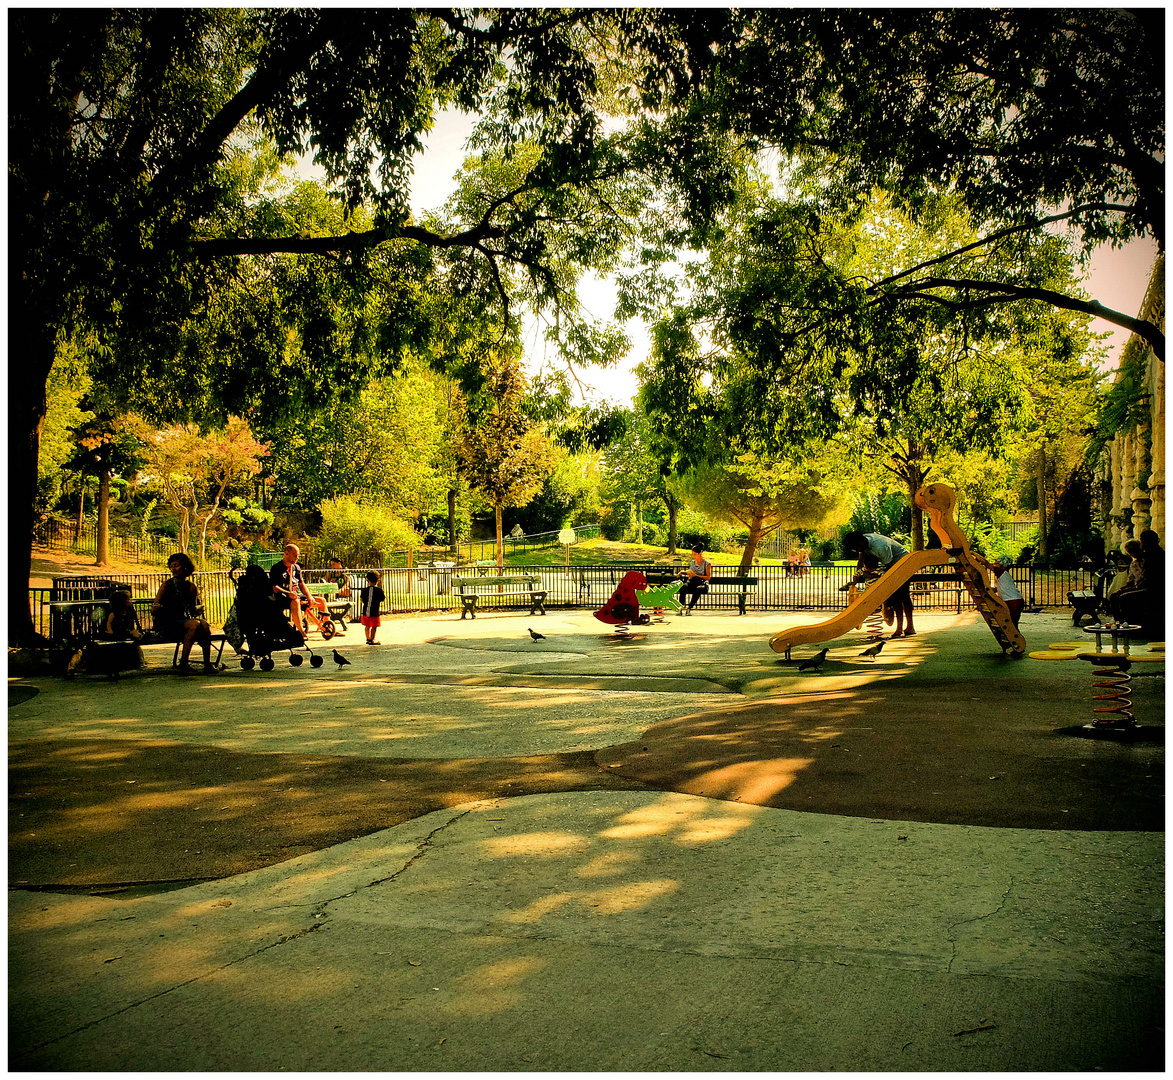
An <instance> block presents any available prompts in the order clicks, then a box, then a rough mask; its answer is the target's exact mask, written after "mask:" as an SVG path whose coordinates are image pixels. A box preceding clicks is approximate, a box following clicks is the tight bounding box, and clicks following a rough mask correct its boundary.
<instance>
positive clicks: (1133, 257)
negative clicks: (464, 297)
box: [301, 110, 1157, 406]
mask: <svg viewBox="0 0 1173 1080" xmlns="http://www.w3.org/2000/svg"><path fill="white" fill-rule="evenodd" d="M473 122H474V118H472V117H469V116H467V115H465V114H462V113H459V112H456V111H454V110H448V111H446V112H444V113H443V114H441V116H440V118H439V120H438V122H437V125H436V127H435V128H434V129H433V131H432V132H431V134H430V136H428V138H427V139H426V140H425V145H426V150H425V152H424V154H423V155H421V156H420V157H418V158H417V159H416V163H415V174H414V178H413V183H412V197H411V206H412V209H413V210H414V211H415V213H416V214H417V216H418V215H420V214H421V213H422V212H423V211H425V210H434V209H437V208H438V207H440V206H442V205H443V204H444V202H445V200H446V199H447V198H448V196H449V195H451V194H452V192H453V191H454V190H455V188H456V183H455V180H454V177H455V175H456V173H457V171H458V170H459V168H460V166H461V165H462V164H463V162H464V156H465V149H464V143H465V140H466V139H467V137H468V135H469V133H470V132H471V130H472V125H473ZM301 171H302V172H303V173H304V174H305V175H311V176H312V175H313V174H314V169H313V167H312V166H309V165H308V163H303V166H302V169H301ZM319 175H320V174H319ZM1156 254H1157V245H1156V242H1155V241H1153V240H1150V239H1142V240H1135V241H1133V242H1131V243H1129V244H1127V245H1125V246H1124V247H1123V248H1115V249H1113V248H1111V247H1108V246H1107V245H1103V246H1101V247H1100V248H1098V249H1097V250H1096V251H1095V252H1093V254H1092V260H1091V265H1090V268H1089V272H1088V274H1087V276H1086V277H1085V279H1084V282H1083V284H1084V288H1085V289H1086V290H1087V293H1088V295H1089V296H1091V297H1092V298H1093V299H1095V300H1099V301H1100V303H1102V304H1104V305H1105V306H1106V307H1109V308H1112V309H1114V310H1116V311H1120V312H1123V313H1124V314H1125V315H1136V314H1138V313H1139V311H1140V305H1141V303H1142V301H1143V300H1144V294H1145V290H1146V289H1147V287H1148V281H1149V274H1150V273H1151V271H1152V267H1153V261H1154V259H1155V258H1156ZM579 296H580V299H581V300H582V303H583V306H584V307H585V308H586V310H587V312H588V313H589V314H590V315H591V316H593V317H594V318H596V319H609V318H610V317H611V314H612V311H613V310H614V304H615V288H614V286H613V285H612V283H611V282H609V281H605V280H600V279H598V278H595V277H591V278H590V279H588V280H587V281H585V283H584V284H583V285H582V286H581V287H580V289H579ZM625 329H626V331H627V335H628V337H629V338H630V339H631V343H632V348H631V351H630V352H629V353H628V355H627V357H626V359H625V360H624V361H622V362H621V364H620V366H619V367H618V368H616V369H613V370H601V369H599V368H591V369H588V370H585V371H579V372H578V377H579V379H580V380H581V381H582V382H583V383H584V385H587V386H589V387H590V388H591V389H592V390H593V391H594V393H595V394H596V395H597V397H598V398H600V399H602V400H607V401H611V402H614V403H616V404H619V405H624V406H626V405H628V404H630V402H631V399H632V398H633V397H634V395H635V392H636V379H635V374H634V371H633V369H634V367H635V365H636V364H638V363H640V362H641V361H642V360H643V359H645V358H646V356H647V353H648V349H649V346H650V342H649V338H648V335H647V332H646V329H645V327H644V326H643V324H642V323H641V322H640V321H639V320H632V321H631V322H630V323H628V324H627V326H626V327H625ZM1092 329H1093V330H1095V331H1096V332H1098V333H1109V334H1110V337H1109V338H1108V340H1107V342H1106V344H1107V346H1108V349H1109V366H1113V367H1114V366H1115V363H1116V356H1117V354H1118V353H1119V351H1120V350H1121V349H1122V348H1123V347H1124V344H1125V343H1126V342H1127V341H1128V338H1129V331H1127V330H1125V329H1123V328H1122V327H1117V326H1113V325H1112V324H1111V323H1106V322H1104V321H1103V320H1102V319H1095V320H1093V321H1092ZM525 345H526V354H527V358H528V360H529V363H530V366H531V368H536V367H538V366H540V365H541V364H542V362H543V359H545V362H546V363H547V364H550V365H555V364H557V363H558V362H559V361H558V358H557V357H556V356H554V355H553V354H548V355H547V354H546V345H545V342H544V340H543V339H542V336H541V333H540V330H539V328H538V326H537V325H536V324H534V323H532V322H531V323H529V324H528V325H527V328H526V334H525Z"/></svg>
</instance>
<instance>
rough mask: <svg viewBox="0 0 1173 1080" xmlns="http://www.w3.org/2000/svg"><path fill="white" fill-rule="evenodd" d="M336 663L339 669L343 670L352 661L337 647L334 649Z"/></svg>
mask: <svg viewBox="0 0 1173 1080" xmlns="http://www.w3.org/2000/svg"><path fill="white" fill-rule="evenodd" d="M334 663H336V664H337V665H338V670H339V671H341V670H342V669H343V668H344V667H346V666H347V664H349V663H350V661H349V660H347V659H346V657H345V656H343V655H342V653H340V652H339V651H338V650H337V649H335V650H334Z"/></svg>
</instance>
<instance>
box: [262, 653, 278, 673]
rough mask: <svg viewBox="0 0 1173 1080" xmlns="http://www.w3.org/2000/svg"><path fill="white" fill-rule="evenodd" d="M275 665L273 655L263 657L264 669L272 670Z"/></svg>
mask: <svg viewBox="0 0 1173 1080" xmlns="http://www.w3.org/2000/svg"><path fill="white" fill-rule="evenodd" d="M274 666H275V665H274V663H273V658H272V657H271V656H266V657H263V658H262V659H261V670H262V671H272V670H273V668H274Z"/></svg>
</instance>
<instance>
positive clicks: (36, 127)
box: [8, 8, 1164, 636]
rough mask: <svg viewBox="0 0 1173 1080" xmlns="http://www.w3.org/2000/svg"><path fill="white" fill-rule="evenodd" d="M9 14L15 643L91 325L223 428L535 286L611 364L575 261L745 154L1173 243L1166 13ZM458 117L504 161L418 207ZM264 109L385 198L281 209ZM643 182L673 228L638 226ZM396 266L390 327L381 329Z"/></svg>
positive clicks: (179, 408)
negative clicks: (219, 299)
mask: <svg viewBox="0 0 1173 1080" xmlns="http://www.w3.org/2000/svg"><path fill="white" fill-rule="evenodd" d="M9 30H10V35H9V79H10V81H11V82H12V84H13V85H14V86H19V87H20V93H19V94H17V95H14V97H13V98H12V100H11V102H10V115H9V143H8V151H9V189H8V191H9V225H10V252H11V254H12V258H11V264H10V281H11V282H12V290H11V296H10V308H9V315H10V323H11V333H10V353H11V355H12V356H13V357H18V358H19V364H17V365H14V367H13V371H12V372H11V374H10V383H9V391H10V393H9V406H10V414H9V432H10V435H9V465H10V470H11V475H10V515H9V520H10V532H11V539H12V543H11V545H10V546H11V551H12V553H13V560H12V565H11V568H10V569H11V575H10V581H11V583H12V584H11V586H10V604H9V611H10V630H11V632H12V633H13V634H14V635H24V636H27V634H29V633H30V632H31V620H30V618H29V616H28V611H27V594H26V592H25V589H24V579H25V577H26V572H27V565H26V563H25V560H26V557H27V556H26V553H27V551H28V549H29V541H30V537H31V525H32V512H33V511H32V508H33V505H34V495H35V483H36V475H37V458H38V449H39V437H40V431H41V426H42V423H43V419H44V414H45V387H46V383H47V380H48V377H49V373H50V371H51V368H52V365H53V362H54V358H55V355H56V351H57V349H58V348H59V347H60V346H61V345H62V343H63V342H64V341H66V340H67V339H69V338H70V337H74V338H75V339H76V338H79V337H80V336H81V335H82V334H83V333H84V334H85V335H87V336H88V337H89V338H90V339H91V340H93V341H95V342H97V343H98V346H99V351H98V352H96V353H95V354H94V364H93V370H94V371H95V372H96V373H97V374H99V375H100V377H101V380H102V381H107V380H109V381H118V382H120V383H121V384H122V385H124V386H136V385H137V386H144V387H148V388H150V389H151V390H152V392H153V391H154V390H155V389H158V390H159V391H160V392H159V395H158V399H159V400H158V405H159V411H160V419H163V418H164V416H163V414H164V413H166V414H167V415H166V417H165V418H166V419H168V420H169V421H178V420H183V419H191V418H192V415H191V410H192V409H193V407H195V405H197V404H200V405H206V404H211V405H212V406H214V408H215V409H217V410H219V411H220V414H221V415H220V419H221V420H222V419H223V417H224V416H226V415H227V414H228V412H231V411H233V410H234V409H235V411H237V412H238V413H239V412H242V411H244V409H243V406H242V405H241V404H240V403H239V402H238V401H236V400H234V398H236V397H244V398H247V400H248V404H249V405H250V406H252V407H255V408H257V409H261V410H267V411H270V412H280V411H281V410H283V409H284V410H286V411H287V412H290V413H292V412H295V411H296V410H297V409H298V408H299V407H302V406H303V405H306V404H308V405H310V406H316V405H320V404H322V403H324V402H325V401H326V400H328V399H329V397H330V396H331V395H333V394H334V393H337V392H338V390H337V388H338V387H339V386H340V385H341V386H343V387H345V386H347V385H348V384H351V383H354V382H357V381H361V379H363V378H365V377H366V373H367V372H368V370H369V365H368V364H366V363H365V362H363V361H362V360H361V356H362V354H363V353H365V352H370V353H372V354H373V353H374V352H375V351H378V352H379V353H380V354H382V355H387V354H394V353H395V352H396V350H413V349H416V350H420V351H422V352H426V353H427V354H428V355H429V356H430V357H432V358H434V359H436V361H437V362H444V361H445V360H446V359H447V360H453V361H455V362H456V364H457V366H461V365H463V367H462V370H463V371H464V372H467V373H474V372H475V371H476V369H477V364H476V361H475V357H472V358H470V357H469V356H468V354H467V353H466V352H464V351H463V348H462V335H463V334H464V333H465V331H466V323H468V322H472V323H479V324H480V326H479V329H478V332H479V330H480V329H492V328H494V327H495V328H496V329H497V330H498V332H500V330H501V323H502V321H503V316H504V315H505V314H506V311H507V309H508V305H507V304H506V303H505V300H506V298H508V297H510V296H511V295H518V296H523V297H524V298H525V299H526V300H527V302H529V303H531V304H533V305H534V306H536V307H540V308H543V309H545V310H547V311H549V312H550V313H551V315H552V317H551V318H550V325H551V326H552V327H553V330H554V337H555V338H556V339H557V340H558V341H559V343H560V345H561V346H562V347H564V348H566V349H567V350H572V351H573V352H574V354H575V355H576V356H577V357H578V358H579V359H582V360H586V361H593V360H595V359H608V358H609V356H610V353H611V352H612V351H613V345H614V343H615V338H614V334H613V332H611V331H609V330H607V329H603V330H602V331H601V332H599V333H593V332H592V331H591V327H590V325H589V324H590V320H588V319H586V318H585V317H584V316H583V313H582V312H581V311H580V310H579V309H578V308H577V307H576V306H575V304H574V303H573V299H572V296H571V293H570V291H569V290H570V289H571V288H572V287H573V284H574V280H575V275H576V274H577V272H578V270H577V268H578V267H579V266H580V265H582V264H583V263H593V264H595V265H597V266H599V267H600V268H602V269H609V268H611V267H612V266H613V265H614V260H615V258H616V254H617V252H618V250H619V248H620V246H621V245H622V244H624V243H630V244H634V245H635V246H636V248H637V250H638V255H637V261H640V262H642V261H645V260H648V261H651V262H655V261H657V260H660V259H662V258H671V257H672V255H673V254H674V253H675V250H676V248H677V247H679V246H681V245H692V246H698V245H701V244H703V243H704V242H705V240H706V234H707V233H708V231H709V230H710V229H711V228H712V227H713V226H714V225H715V224H716V222H717V220H718V218H719V214H720V211H721V209H722V207H723V206H724V205H725V204H726V202H727V201H728V200H729V198H731V197H732V194H733V193H734V191H735V187H736V184H735V176H736V169H735V168H733V167H732V166H731V164H730V163H731V154H732V152H733V151H734V150H735V149H736V148H737V147H738V145H740V146H742V148H746V149H753V148H755V147H762V146H766V145H768V146H771V147H776V148H778V149H780V150H781V151H783V152H784V153H785V154H787V155H789V154H791V153H797V152H801V153H804V154H806V155H807V157H806V160H807V161H808V162H809V163H810V169H811V170H812V171H813V172H814V173H817V174H818V177H819V178H820V183H821V186H822V191H823V198H824V199H825V200H826V201H827V202H829V203H836V204H837V205H839V206H843V205H847V204H848V203H850V202H851V201H852V200H853V199H854V198H856V197H857V196H858V195H859V193H860V192H861V191H865V190H867V189H868V188H869V187H870V186H871V185H872V184H873V183H875V182H877V181H885V182H887V183H889V184H890V185H891V186H893V187H895V188H897V189H898V190H899V191H900V192H901V193H902V195H904V196H905V197H906V198H907V200H908V202H909V205H910V206H913V207H914V208H915V206H916V205H917V202H918V199H919V198H920V196H921V195H922V194H924V193H925V192H927V191H932V190H933V189H934V188H937V187H939V186H941V185H948V184H955V185H958V186H959V187H960V188H961V189H962V190H963V191H964V192H965V194H966V196H967V198H968V199H969V200H970V203H971V205H972V206H973V207H974V208H975V209H978V208H980V210H981V213H982V218H983V222H988V223H989V225H990V229H991V231H992V232H993V233H994V234H996V233H997V232H998V231H999V230H1000V229H1005V228H1010V229H1014V230H1021V229H1037V228H1038V227H1039V225H1038V222H1039V221H1040V220H1042V219H1045V218H1047V217H1055V216H1056V215H1064V216H1065V217H1066V218H1067V219H1068V220H1070V221H1072V222H1075V223H1077V224H1078V225H1079V226H1080V227H1081V228H1083V229H1084V230H1085V233H1086V236H1087V237H1088V239H1089V241H1092V240H1096V239H1100V238H1103V237H1105V236H1113V237H1123V236H1125V235H1134V234H1136V233H1138V232H1147V233H1149V234H1151V235H1153V236H1155V237H1156V238H1157V240H1158V242H1163V235H1164V232H1163V221H1162V220H1161V218H1160V213H1161V207H1162V205H1163V166H1162V164H1161V162H1162V155H1163V119H1162V117H1163V58H1162V56H1161V49H1162V32H1163V13H1162V12H1147V11H1143V10H1141V11H1136V12H1100V11H1091V10H1081V11H1075V12H1071V11H1054V12H1052V11H1045V10H1041V9H1038V10H1028V9H1021V10H1017V11H982V10H980V9H958V10H956V11H932V12H930V11H878V10H877V11H848V10H834V9H832V10H819V11H816V10H803V11H795V10H789V9H768V8H767V9H695V10H693V9H667V10H656V11H642V10H637V9H633V10H625V11H606V10H602V9H580V10H567V9H540V8H515V9H504V10H501V11H477V12H467V11H464V10H456V9H439V10H433V11H427V12H422V11H415V10H411V9H404V8H374V9H345V8H323V9H312V8H294V9H280V10H277V9H244V10H235V9H225V8H186V9H184V8H163V9H141V8H123V9H86V8H59V9H42V8H27V9H14V10H13V12H12V13H10V16H9ZM447 105H454V106H456V107H459V108H461V109H464V110H466V111H469V112H473V113H479V114H480V115H481V116H482V118H483V119H482V123H481V124H480V125H479V129H478V133H477V137H476V145H475V146H474V150H476V151H477V152H478V153H479V154H480V155H481V162H480V164H479V165H478V166H477V167H475V168H474V169H472V170H470V173H469V176H470V178H475V179H473V181H472V182H471V183H470V184H469V185H466V186H465V188H463V189H462V193H461V197H460V199H459V200H458V201H457V202H455V203H454V204H453V207H452V212H451V213H449V214H446V215H444V216H441V217H437V218H434V219H429V220H427V221H425V222H416V221H414V220H412V218H411V216H410V214H409V213H408V210H407V206H408V192H409V189H410V178H411V164H412V159H413V157H414V155H416V154H417V153H418V152H419V151H420V149H421V147H422V144H423V138H424V135H425V133H426V132H427V131H428V130H429V128H430V127H431V125H432V124H433V122H434V118H435V115H436V111H437V109H438V108H440V107H443V106H447ZM603 110H609V111H610V112H611V113H613V114H615V115H616V116H620V117H622V119H623V121H624V122H620V123H609V122H607V120H608V118H606V117H604V116H603V115H602V111H603ZM258 129H259V130H260V131H261V132H263V133H264V134H265V135H267V136H268V137H269V138H271V139H272V140H273V143H274V145H275V148H276V151H277V152H278V153H280V154H284V153H286V152H303V151H312V152H313V153H314V156H315V159H316V160H317V161H318V162H319V163H320V164H321V165H323V166H324V167H325V169H326V173H327V179H328V183H329V184H330V185H331V186H332V187H333V188H334V189H335V190H336V191H338V192H339V194H340V195H341V196H342V197H343V200H344V203H345V205H346V206H348V207H350V208H356V207H358V206H359V205H360V204H361V203H363V202H364V201H365V202H366V203H368V204H369V207H370V210H371V217H370V219H369V220H363V221H359V220H357V219H356V221H355V222H354V224H352V225H348V226H347V227H346V228H344V229H342V230H335V229H330V230H328V231H324V230H322V229H320V228H317V227H310V228H307V227H304V225H303V223H302V222H301V221H298V220H293V221H288V222H283V221H282V220H280V219H279V218H276V217H274V216H272V215H268V216H267V215H265V214H261V213H258V212H257V210H258V206H259V205H260V204H258V203H257V202H256V201H255V200H252V201H250V200H249V199H246V198H242V196H241V193H242V192H243V191H245V190H247V184H244V183H242V182H241V176H240V173H241V166H240V161H241V159H242V157H243V156H245V152H246V150H247V149H248V146H249V145H250V144H251V143H253V142H255V141H256V139H257V135H258ZM1055 131H1062V132H1063V137H1062V138H1055V137H1054V134H1053V133H1054V132H1055ZM245 171H247V168H246V169H245ZM637 174H638V175H639V177H640V181H639V183H638V184H636V186H635V187H634V188H631V189H627V188H624V187H623V182H624V179H625V178H628V177H634V176H636V175H637ZM648 184H651V185H653V188H652V190H654V191H655V192H656V196H657V200H658V202H657V205H656V207H655V213H657V214H660V215H662V216H663V219H664V220H666V221H671V222H672V223H673V230H672V232H671V233H670V234H665V235H664V237H663V241H664V242H663V243H645V242H643V240H642V239H641V238H639V237H638V236H637V234H636V229H635V224H636V218H637V217H638V214H635V215H634V216H633V210H635V211H638V210H639V209H640V203H641V201H642V199H643V196H642V195H641V192H644V191H647V190H648V188H647V186H646V185H648ZM652 216H655V215H654V214H653V215H652ZM981 239H983V240H984V239H986V237H984V236H983V237H982V238H981ZM275 254H283V255H288V256H293V257H295V258H293V259H292V260H289V261H281V260H274V259H273V256H274V255H275ZM306 256H308V257H309V258H308V260H303V259H302V258H298V257H306ZM908 270H914V271H915V272H914V273H905V271H908ZM225 281H228V282H229V283H232V284H235V285H236V286H237V288H238V289H239V291H240V293H241V296H240V297H239V302H237V303H234V304H232V305H231V306H230V308H229V309H228V313H229V315H230V316H231V317H225V318H223V319H221V320H220V326H221V328H222V332H221V335H220V340H221V342H222V344H223V346H224V348H225V349H226V350H227V351H228V352H229V353H230V354H231V355H232V356H233V357H234V360H233V362H232V364H231V365H230V367H231V373H232V376H233V377H232V378H227V379H221V380H215V381H214V382H213V383H211V395H210V397H209V395H201V393H199V392H194V393H193V392H189V391H188V387H187V385H186V379H185V375H186V372H188V371H189V370H190V369H192V368H195V367H197V366H198V364H199V363H200V362H202V360H203V359H204V357H205V355H206V354H205V353H203V352H201V351H200V350H199V349H198V348H196V347H195V346H193V345H192V344H191V340H192V338H191V325H192V319H193V316H194V315H196V314H199V313H202V312H205V311H208V310H210V308H211V303H210V298H211V297H212V296H213V295H214V294H215V293H216V290H217V289H218V288H220V287H221V286H222V285H223V283H224V282H225ZM273 281H276V284H277V286H278V287H277V288H275V289H271V288H270V284H271V283H272V282H273ZM876 286H877V289H876V293H875V295H874V296H873V297H872V298H873V299H875V300H877V302H883V300H884V299H885V298H886V297H887V298H893V299H897V300H901V301H904V300H907V301H908V302H911V303H913V304H917V303H933V304H941V305H953V306H955V307H970V308H972V307H978V308H980V307H981V306H983V305H986V304H989V303H990V302H996V303H1003V302H1005V301H1006V300H1007V299H1014V298H1017V297H1019V296H1021V295H1022V294H1021V292H1020V291H1018V290H1019V289H1020V288H1021V287H1022V283H1021V282H1019V281H1017V280H1011V281H995V280H991V279H988V278H983V277H971V276H961V275H960V274H958V273H957V272H956V271H955V270H954V269H953V268H952V267H951V266H947V265H945V264H934V265H933V266H931V267H915V268H914V267H910V266H905V267H901V268H899V269H898V270H897V271H896V273H895V274H894V275H893V277H892V280H891V281H887V282H879V283H876ZM384 288H385V289H388V290H389V291H390V293H391V295H392V296H393V297H394V299H395V303H394V304H393V305H391V307H390V308H389V309H387V310H388V311H393V312H394V317H389V318H383V317H380V318H378V319H372V318H364V317H362V316H363V303H362V298H363V297H364V296H367V295H370V294H371V293H372V292H373V291H376V290H379V289H384ZM274 297H280V302H275V301H274V299H273V298H274ZM320 297H325V298H327V299H328V300H330V301H331V302H328V303H322V302H319V298H320ZM1043 299H1045V300H1046V301H1047V302H1051V303H1059V302H1060V301H1063V300H1068V301H1072V302H1075V303H1084V304H1086V303H1088V301H1086V300H1080V299H1078V298H1071V297H1064V296H1063V295H1062V294H1056V295H1054V296H1043ZM339 300H344V301H345V302H344V303H341V302H336V301H339ZM460 301H466V302H467V306H465V307H464V308H463V309H461V308H460ZM449 308H452V309H456V310H458V316H457V317H456V318H454V319H452V320H451V321H449V322H447V323H445V320H444V317H443V311H444V310H445V309H449ZM1098 313H1100V314H1103V315H1105V317H1108V318H1112V317H1116V318H1117V321H1122V317H1119V316H1113V314H1112V313H1104V312H1098ZM1125 324H1126V325H1128V324H1127V323H1125ZM1133 328H1135V329H1137V330H1138V331H1139V332H1141V333H1143V334H1145V335H1146V336H1149V338H1150V340H1152V341H1153V343H1154V347H1155V348H1157V349H1158V351H1161V350H1163V337H1161V336H1160V335H1159V334H1156V332H1155V328H1153V327H1151V326H1149V325H1148V324H1136V323H1135V320H1134V321H1133ZM356 353H357V354H358V356H359V357H360V360H359V362H357V363H356ZM172 377H173V378H175V379H177V381H178V386H177V387H176V388H172V389H168V386H167V380H168V378H172ZM274 383H276V384H277V385H279V386H280V387H281V389H282V390H283V391H285V392H281V393H279V392H273V391H272V388H273V384H274ZM207 385H209V384H208V383H206V382H204V383H200V382H198V380H197V385H196V387H195V390H196V391H200V390H202V388H203V387H204V386H207ZM266 390H268V391H270V392H268V393H266V392H265V391H266ZM249 418H250V420H255V419H259V418H258V417H257V416H254V415H253V414H252V413H251V412H250V413H249Z"/></svg>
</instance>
